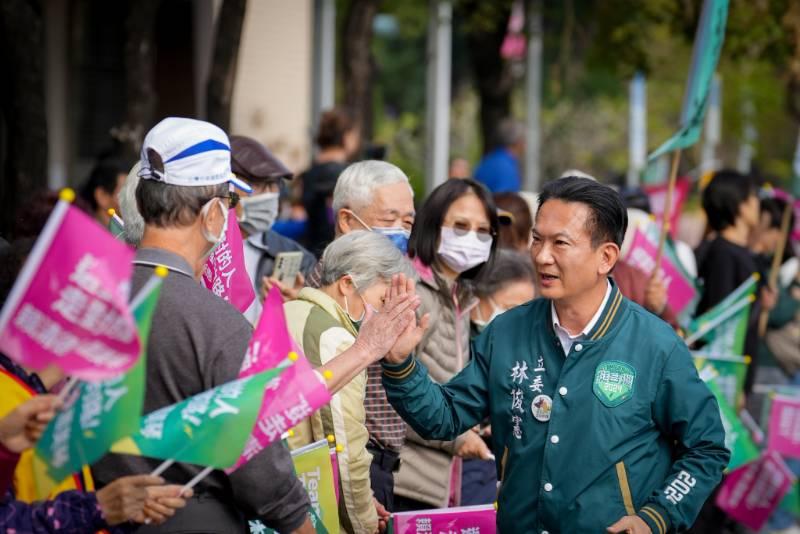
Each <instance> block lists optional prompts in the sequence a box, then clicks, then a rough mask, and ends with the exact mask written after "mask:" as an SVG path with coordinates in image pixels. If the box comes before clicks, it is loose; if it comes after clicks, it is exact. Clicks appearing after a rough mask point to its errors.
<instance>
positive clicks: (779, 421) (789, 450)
mask: <svg viewBox="0 0 800 534" xmlns="http://www.w3.org/2000/svg"><path fill="white" fill-rule="evenodd" d="M767 435H768V438H767V449H769V450H773V451H776V452H779V453H780V454H782V455H784V456H789V457H791V458H800V398H797V397H786V396H783V395H776V396H775V397H774V398H773V399H772V406H771V408H770V414H769V426H768V427H767Z"/></svg>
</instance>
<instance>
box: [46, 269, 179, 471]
mask: <svg viewBox="0 0 800 534" xmlns="http://www.w3.org/2000/svg"><path fill="white" fill-rule="evenodd" d="M163 276H166V273H165V272H164V271H159V274H158V275H153V277H151V278H150V280H148V281H147V282H146V283H145V285H144V286H143V287H142V289H141V291H139V293H138V294H137V295H136V297H134V299H133V301H131V311H132V312H133V317H134V319H135V320H136V326H137V329H138V332H139V339H141V347H142V349H141V353H140V354H139V361H138V362H137V363H136V364H135V365H134V366H133V367H132V368H131V369H130V370H129V371H127V372H126V373H123V374H122V375H120V376H118V377H115V378H111V379H109V380H104V381H102V382H96V383H92V382H82V383H81V384H80V386H79V388H78V392H77V394H73V395H72V397H71V399H70V400H71V402H70V404H69V406H68V407H67V408H66V409H64V410H62V411H61V412H59V413H58V415H57V416H56V417H55V418H54V419H53V421H51V422H50V424H49V425H48V426H47V428H46V429H45V432H44V434H43V435H42V438H41V439H40V440H39V442H38V443H37V444H36V455H37V456H38V457H39V459H41V460H42V461H43V462H44V463H45V465H46V466H47V475H48V476H49V477H50V478H52V479H53V480H59V481H60V480H63V479H64V478H66V477H67V476H68V475H70V474H71V473H74V472H76V471H80V469H81V467H82V466H83V465H88V464H92V463H94V462H96V461H97V460H99V459H100V458H101V457H102V456H103V455H104V454H105V453H106V452H108V450H109V448H110V447H111V445H113V444H114V443H115V442H116V441H117V440H119V439H120V438H123V437H125V436H128V435H130V434H131V433H133V432H135V431H136V429H137V428H138V420H139V418H140V417H141V415H142V403H143V401H144V382H145V380H144V377H145V365H146V364H145V361H146V358H145V351H146V348H147V339H148V337H149V336H150V325H151V323H152V318H153V312H154V311H155V309H156V304H157V303H158V297H159V295H160V293H161V284H162V281H163Z"/></svg>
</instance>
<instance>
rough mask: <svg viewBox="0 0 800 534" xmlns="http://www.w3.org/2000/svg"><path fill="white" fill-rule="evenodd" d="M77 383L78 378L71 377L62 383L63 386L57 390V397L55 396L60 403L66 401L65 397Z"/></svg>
mask: <svg viewBox="0 0 800 534" xmlns="http://www.w3.org/2000/svg"><path fill="white" fill-rule="evenodd" d="M79 383H80V380H78V379H77V378H71V379H70V380H69V381H68V382H67V383H66V384H65V385H64V387H62V388H61V391H59V392H58V397H57V398H58V400H60V401H61V402H62V403H65V402H66V401H67V398H68V397H69V394H70V393H72V390H73V389H75V386H77V385H78V384H79Z"/></svg>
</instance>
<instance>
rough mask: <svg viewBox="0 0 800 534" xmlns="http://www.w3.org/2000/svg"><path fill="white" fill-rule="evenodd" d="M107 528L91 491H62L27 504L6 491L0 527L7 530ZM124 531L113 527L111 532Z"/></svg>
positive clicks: (29, 533)
mask: <svg viewBox="0 0 800 534" xmlns="http://www.w3.org/2000/svg"><path fill="white" fill-rule="evenodd" d="M104 528H108V524H107V523H106V521H105V519H103V514H102V512H101V511H100V506H99V505H98V504H97V497H95V494H94V493H84V492H81V491H65V492H63V493H59V494H58V495H57V496H56V497H55V499H53V500H52V501H42V502H36V503H33V504H27V503H24V502H22V501H17V500H14V499H12V498H10V495H6V499H5V500H4V501H3V502H2V504H0V530H2V531H3V532H7V533H9V534H40V533H50V532H53V533H55V532H58V533H59V534H62V533H63V534H83V533H91V532H97V531H98V530H102V529H104ZM114 531H116V532H125V530H119V529H114V530H113V531H112V532H114Z"/></svg>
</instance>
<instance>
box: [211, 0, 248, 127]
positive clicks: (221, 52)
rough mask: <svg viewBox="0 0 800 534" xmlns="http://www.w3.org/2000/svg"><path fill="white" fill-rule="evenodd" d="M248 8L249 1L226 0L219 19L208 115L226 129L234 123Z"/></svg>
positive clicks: (212, 63)
mask: <svg viewBox="0 0 800 534" xmlns="http://www.w3.org/2000/svg"><path fill="white" fill-rule="evenodd" d="M246 8H247V0H224V1H223V2H222V7H221V8H220V11H219V18H218V19H217V31H216V36H215V39H214V56H213V60H212V62H211V71H210V73H209V76H208V99H207V102H206V116H207V120H208V122H211V123H213V124H216V125H217V126H219V127H220V128H222V129H223V130H225V131H226V132H227V131H228V130H229V129H230V123H231V101H232V99H233V84H234V82H235V81H236V64H237V60H238V58H239V43H240V42H241V40H242V28H243V27H244V16H245V11H246Z"/></svg>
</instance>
